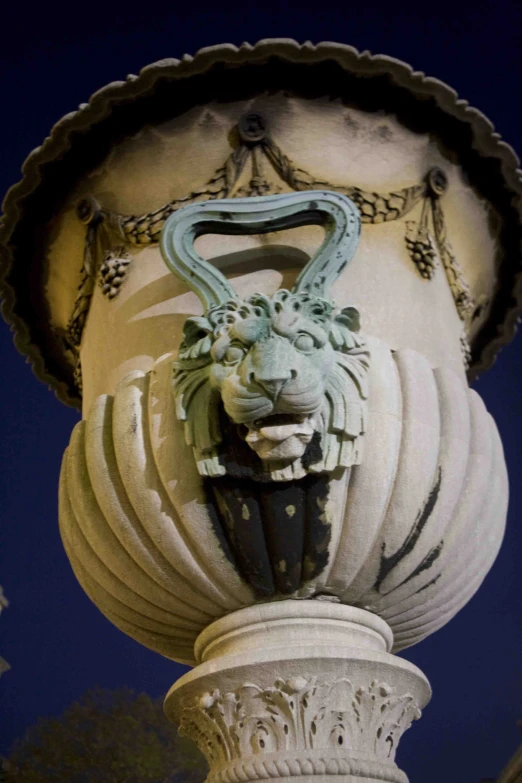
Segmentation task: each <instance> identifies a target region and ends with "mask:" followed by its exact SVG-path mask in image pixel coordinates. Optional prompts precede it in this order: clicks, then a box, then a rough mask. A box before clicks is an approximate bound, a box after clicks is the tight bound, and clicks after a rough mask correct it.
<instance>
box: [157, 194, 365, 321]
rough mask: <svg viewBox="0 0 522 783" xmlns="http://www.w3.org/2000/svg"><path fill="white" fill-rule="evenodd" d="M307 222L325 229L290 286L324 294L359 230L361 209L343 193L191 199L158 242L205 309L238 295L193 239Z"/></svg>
mask: <svg viewBox="0 0 522 783" xmlns="http://www.w3.org/2000/svg"><path fill="white" fill-rule="evenodd" d="M305 225H319V226H322V227H323V228H324V230H325V234H326V235H325V238H324V241H323V243H322V245H321V247H320V248H319V250H318V251H317V253H316V254H315V256H313V258H311V259H310V261H309V262H308V264H307V265H306V266H305V267H304V269H303V270H302V272H301V273H300V275H299V277H298V278H297V280H296V282H295V284H294V286H293V288H292V291H294V292H298V291H308V292H310V293H313V294H315V295H317V296H321V297H326V296H327V294H328V291H329V289H330V286H331V285H332V284H333V282H334V281H335V280H336V279H337V278H338V276H339V275H340V274H341V272H342V270H343V269H344V268H345V266H346V265H347V263H348V262H349V261H350V259H351V258H352V257H353V255H354V253H355V250H356V249H357V245H358V243H359V236H360V230H361V219H360V215H359V210H358V209H357V207H356V206H355V204H354V203H353V201H351V200H350V199H349V198H347V196H344V195H343V194H341V193H335V192H333V191H330V190H309V191H304V192H299V193H287V194H286V193H285V194H277V195H273V196H261V197H259V196H258V197H255V198H231V199H222V200H221V199H220V200H211V201H205V202H203V203H197V204H190V205H189V206H186V207H182V208H181V209H180V210H178V211H176V212H174V213H173V214H172V215H171V216H170V217H169V218H168V219H167V220H166V222H165V225H164V226H163V230H162V232H161V238H160V248H161V253H162V256H163V259H164V261H165V263H166V264H167V266H168V268H169V269H170V270H171V272H173V273H174V274H175V275H176V276H177V277H178V278H180V280H182V281H183V282H184V283H186V285H188V286H189V288H191V289H192V290H193V291H194V292H195V293H196V294H197V295H198V297H199V299H200V300H201V302H202V304H203V307H204V308H205V310H208V309H209V308H210V307H213V306H215V305H220V304H223V302H225V301H227V300H228V299H237V298H238V297H237V294H236V293H235V291H234V289H233V288H232V286H231V285H230V283H229V282H228V281H227V279H226V277H225V276H224V275H223V274H222V273H221V272H220V271H219V270H218V269H216V268H215V267H214V266H212V264H209V263H208V261H205V260H204V259H203V258H201V256H199V255H198V253H196V250H195V248H194V242H195V241H196V239H197V238H198V237H200V236H202V235H203V234H210V233H212V234H228V235H233V234H235V235H245V234H266V233H268V232H270V231H281V230H283V229H286V228H298V227H300V226H305Z"/></svg>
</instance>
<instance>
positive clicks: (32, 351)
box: [0, 38, 522, 407]
mask: <svg viewBox="0 0 522 783" xmlns="http://www.w3.org/2000/svg"><path fill="white" fill-rule="evenodd" d="M269 56H270V57H274V56H275V57H278V58H280V59H281V60H284V61H287V62H294V63H300V64H313V63H317V62H321V61H325V60H332V59H333V60H335V61H336V62H337V63H338V64H339V65H340V66H341V67H342V68H343V69H344V70H346V71H349V72H352V73H358V74H361V75H367V76H371V75H378V74H385V73H386V74H388V75H389V76H391V78H392V80H393V81H394V83H395V84H396V85H397V86H400V87H403V88H405V89H406V90H407V91H408V92H409V93H410V94H412V95H413V96H414V97H416V98H419V99H421V100H422V99H423V98H425V97H430V98H433V99H435V102H436V104H437V106H438V107H439V108H440V109H441V110H442V111H443V112H444V113H446V114H449V115H451V116H452V117H454V118H456V119H457V120H459V121H460V122H461V123H464V124H467V125H468V126H470V127H471V131H472V138H473V145H472V146H473V149H474V150H475V151H476V152H478V153H479V155H481V156H482V157H485V158H493V159H496V160H497V161H498V162H499V163H500V170H501V174H502V177H503V178H504V182H505V185H506V186H507V188H508V189H509V190H510V191H511V193H512V195H513V202H512V203H513V207H514V208H515V209H516V210H517V212H518V214H519V215H520V216H521V218H522V172H521V171H520V169H519V168H518V166H519V163H520V161H519V159H518V157H517V155H516V154H515V152H514V150H513V149H512V148H511V147H510V146H509V145H508V144H506V143H505V142H504V141H502V140H501V137H500V135H499V134H498V133H496V132H495V130H494V126H493V125H492V123H491V122H490V121H489V120H488V119H487V117H485V116H484V115H483V114H482V113H481V112H480V111H479V110H478V109H474V108H473V107H471V106H469V104H468V102H467V101H464V100H461V99H459V98H458V96H457V93H456V92H455V91H454V90H453V89H452V88H451V87H449V86H448V85H447V84H445V83H444V82H441V81H439V80H438V79H435V78H432V77H427V76H425V75H424V73H423V72H421V71H414V70H413V69H412V68H411V67H410V66H409V65H407V63H404V62H402V61H401V60H397V59H395V58H393V57H388V56H387V55H372V54H371V53H370V52H368V51H363V52H359V51H358V50H357V49H355V48H353V47H351V46H347V45H345V44H338V43H333V42H323V43H319V44H317V45H314V44H312V43H310V42H309V41H308V42H306V43H304V44H302V45H301V44H299V43H297V42H296V41H294V40H292V39H287V38H274V39H265V40H262V41H259V42H258V43H257V44H255V45H253V46H252V45H251V44H248V43H243V44H242V45H241V46H240V47H236V46H234V45H233V44H220V45H217V46H210V47H205V48H203V49H200V50H199V51H198V52H197V53H196V55H195V56H193V57H192V56H191V55H187V54H186V55H184V56H183V57H182V58H181V60H176V59H165V60H159V61H157V62H155V63H151V64H150V65H147V66H145V67H144V68H143V69H142V70H141V71H140V73H139V75H138V76H135V75H133V74H131V75H129V76H127V79H126V81H118V82H111V83H110V84H108V85H106V86H105V87H102V88H101V89H100V90H97V91H96V92H95V93H94V94H93V95H92V97H91V99H90V101H89V102H88V103H83V104H81V105H80V107H79V109H78V110H77V111H75V112H71V113H69V114H66V115H65V116H64V117H62V118H61V119H60V120H59V121H58V122H57V123H56V125H54V127H53V128H52V130H51V132H50V134H49V136H48V137H47V138H46V139H45V140H44V142H43V144H42V145H41V146H40V147H37V148H36V149H35V150H33V151H32V152H31V153H30V154H29V156H28V157H27V159H26V160H25V162H24V164H23V166H22V174H23V177H22V179H21V180H20V182H18V183H17V184H15V185H13V186H12V187H11V188H10V189H9V191H8V193H7V195H6V197H5V200H4V204H3V210H4V215H3V218H2V223H1V227H0V252H1V256H2V259H1V269H0V293H1V295H2V297H3V304H2V315H3V317H4V319H5V320H6V321H7V322H8V323H9V324H10V325H11V330H12V331H13V332H14V343H15V345H16V347H17V349H18V350H19V351H20V352H21V353H22V354H25V355H26V356H27V357H28V361H29V363H30V364H31V366H32V369H33V372H34V373H35V375H36V376H37V377H38V378H39V379H40V380H41V381H43V382H44V383H47V384H48V385H49V387H50V388H52V389H53V390H54V392H55V393H56V395H57V397H58V399H60V400H61V401H62V402H64V403H65V404H67V405H73V406H75V407H80V406H81V400H80V399H79V398H78V396H77V394H76V392H75V389H74V387H73V384H72V377H71V378H70V380H69V381H66V380H64V379H63V378H57V377H55V376H54V375H52V374H50V373H49V372H48V370H47V369H46V365H45V357H44V355H43V354H42V351H41V350H40V347H39V346H38V345H36V344H35V343H34V342H33V340H32V338H31V334H30V328H29V326H28V324H27V323H26V321H24V320H23V319H22V318H21V317H20V316H18V315H17V314H16V312H15V305H16V291H15V289H14V288H13V287H12V286H11V284H10V282H9V278H10V273H11V270H12V266H13V262H14V250H15V248H14V246H13V245H10V244H9V242H10V238H11V236H12V234H13V231H14V229H15V227H16V225H17V223H18V221H19V219H20V217H21V214H22V210H23V205H24V201H25V199H26V198H27V197H28V196H29V195H31V194H32V193H34V192H35V191H36V190H37V189H38V187H39V186H40V184H41V182H42V180H43V179H44V172H43V167H44V166H45V164H46V163H48V162H50V161H52V160H55V159H56V158H59V157H61V156H63V155H64V153H66V152H68V151H69V150H70V149H71V148H72V146H73V144H74V141H73V135H74V134H75V133H77V132H78V131H83V132H85V131H87V130H88V129H89V128H92V127H93V126H95V125H97V124H98V123H99V122H100V121H101V120H103V119H105V118H106V117H107V116H109V115H110V113H111V111H112V107H113V106H114V105H116V104H121V103H124V102H128V101H130V100H132V99H134V98H136V97H138V96H139V97H144V96H145V95H147V94H150V93H152V92H153V91H154V88H155V86H156V84H157V82H158V80H159V79H161V78H162V77H163V76H166V75H168V76H169V78H171V79H172V78H173V77H175V78H179V79H182V78H187V77H191V76H195V75H197V74H202V73H204V72H205V71H207V70H208V69H209V68H211V67H212V66H213V65H215V64H217V63H226V64H234V65H243V64H247V63H254V62H256V61H261V60H263V59H266V58H267V57H269ZM521 223H522V219H521V220H520V221H519V223H518V225H519V226H520V225H521ZM520 247H521V251H522V241H521V245H520ZM521 315H522V270H520V271H518V272H517V273H516V274H515V276H514V287H513V292H512V304H511V306H510V307H508V308H507V310H506V313H505V317H504V320H503V321H501V322H500V323H498V324H496V336H495V337H494V338H493V339H491V340H490V341H489V342H488V343H487V344H486V345H485V347H484V348H483V350H482V353H481V355H480V356H479V357H478V358H477V359H476V360H475V361H474V363H473V364H472V366H471V368H470V371H469V378H470V380H473V379H474V378H476V377H477V375H478V374H479V373H480V372H483V371H484V370H487V369H489V367H491V366H492V365H493V363H494V361H495V358H496V355H497V353H498V351H499V350H500V349H501V348H502V347H503V346H504V345H506V344H507V343H508V342H510V341H511V340H512V339H513V337H514V335H515V333H516V329H517V323H518V321H519V318H520V316H521ZM486 323H489V322H486ZM485 325H486V324H484V326H485ZM484 326H483V328H484Z"/></svg>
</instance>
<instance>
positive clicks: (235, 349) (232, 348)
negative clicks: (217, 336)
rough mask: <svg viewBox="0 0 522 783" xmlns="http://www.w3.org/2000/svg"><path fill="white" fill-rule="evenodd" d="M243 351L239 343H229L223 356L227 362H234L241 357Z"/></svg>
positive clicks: (243, 353)
mask: <svg viewBox="0 0 522 783" xmlns="http://www.w3.org/2000/svg"><path fill="white" fill-rule="evenodd" d="M244 355H245V352H244V350H243V348H241V346H240V345H229V346H228V348H227V350H226V351H225V356H224V357H223V358H224V360H225V362H226V363H227V364H235V363H236V362H238V361H239V360H240V359H242V358H243V356H244Z"/></svg>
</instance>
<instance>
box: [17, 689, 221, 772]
mask: <svg viewBox="0 0 522 783" xmlns="http://www.w3.org/2000/svg"><path fill="white" fill-rule="evenodd" d="M6 766H7V771H6V772H4V775H5V780H6V781H7V783H11V781H13V783H14V781H16V783H201V781H203V780H204V778H205V776H206V774H207V765H206V762H205V760H204V758H203V756H202V755H201V754H200V752H199V751H198V749H197V748H196V746H195V745H194V744H193V743H192V742H190V741H189V740H187V739H185V738H183V737H180V736H179V735H178V734H177V730H176V728H175V727H174V726H173V725H172V724H170V723H169V722H168V721H167V719H166V717H165V716H164V714H163V708H162V701H161V699H157V700H152V699H151V698H150V697H149V696H147V695H146V694H144V693H140V694H135V693H134V692H133V691H132V690H130V689H127V688H122V689H119V690H115V691H110V690H102V689H100V688H95V689H93V690H90V691H88V692H87V693H86V694H84V696H82V697H81V698H80V699H79V701H77V702H74V704H72V705H71V706H70V707H69V708H68V709H67V710H65V712H64V713H63V715H62V716H61V717H59V718H43V719H40V721H39V722H38V723H37V724H36V725H35V726H33V727H31V728H30V729H29V730H28V731H27V733H26V735H25V737H24V738H23V739H22V740H18V741H17V742H16V743H15V745H14V747H13V750H12V752H11V754H10V756H9V759H8V764H7V765H6Z"/></svg>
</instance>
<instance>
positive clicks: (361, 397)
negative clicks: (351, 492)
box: [162, 192, 369, 481]
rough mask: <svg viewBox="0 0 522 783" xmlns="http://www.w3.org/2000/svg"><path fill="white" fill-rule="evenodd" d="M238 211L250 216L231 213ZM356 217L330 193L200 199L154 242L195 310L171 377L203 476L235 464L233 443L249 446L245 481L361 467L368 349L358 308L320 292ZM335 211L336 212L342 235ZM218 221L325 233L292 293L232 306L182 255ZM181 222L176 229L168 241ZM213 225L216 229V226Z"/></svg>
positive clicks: (230, 294)
mask: <svg viewBox="0 0 522 783" xmlns="http://www.w3.org/2000/svg"><path fill="white" fill-rule="evenodd" d="M332 197H333V198H332ZM345 202H347V203H348V205H349V206H350V209H349V210H347V207H346V203H345ZM325 203H326V206H327V207H328V208H329V209H325ZM245 206H248V210H246V209H244V210H243V211H241V207H245ZM339 207H341V210H340V209H339ZM211 208H213V213H214V214H212V217H211V215H210V214H209V213H210V212H211ZM224 208H225V209H224ZM354 210H356V208H355V207H354V205H352V203H351V202H349V200H348V199H346V198H345V197H342V196H339V194H333V193H332V194H330V193H327V194H325V193H322V192H321V193H319V194H315V193H307V194H302V193H298V194H291V195H290V196H270V197H266V198H260V199H233V200H228V201H226V202H225V201H221V202H220V203H219V211H218V210H217V209H216V206H215V205H210V206H209V202H206V203H205V204H198V205H196V208H195V207H192V206H191V207H187V208H185V209H183V210H180V211H179V213H177V214H176V215H173V216H172V217H171V218H170V219H169V221H172V223H171V231H170V232H167V233H166V234H164V239H163V244H162V247H163V252H164V255H165V257H166V260H167V263H168V264H169V266H170V267H171V268H173V270H174V271H175V272H176V274H178V276H180V277H182V279H184V280H186V281H187V282H189V284H190V285H191V287H192V288H193V289H194V290H196V292H197V293H198V295H200V298H201V299H202V301H203V303H204V305H205V314H204V315H203V316H202V317H192V318H189V319H188V320H187V321H186V323H185V327H184V337H183V342H182V344H181V347H180V349H179V354H178V358H177V360H176V362H175V363H174V374H173V386H174V394H175V398H176V414H177V417H178V419H180V420H181V421H183V422H184V423H185V439H186V442H187V444H188V445H190V446H192V448H193V449H194V455H195V458H196V462H197V465H198V470H199V472H200V473H201V474H202V475H204V476H222V475H224V474H226V473H227V472H232V471H231V468H230V466H231V465H232V464H233V462H234V460H233V458H232V457H231V451H235V452H236V460H235V461H236V462H237V459H238V458H237V451H238V448H239V446H238V441H239V440H240V441H242V442H243V444H246V445H247V446H248V447H249V449H250V457H251V459H250V460H249V459H248V456H246V455H247V454H248V452H246V451H245V450H243V452H242V457H241V458H240V459H242V461H243V462H249V463H250V473H249V476H250V477H253V478H258V479H261V480H272V481H285V480H290V479H298V478H302V477H303V476H304V475H306V474H307V473H322V472H330V471H332V470H334V469H335V468H337V467H341V468H347V467H350V466H351V465H354V464H357V463H358V462H359V461H360V456H361V438H362V435H363V433H364V429H365V400H366V398H367V395H368V389H367V375H368V367H369V351H368V347H367V345H366V342H365V340H364V338H363V337H362V336H361V334H360V333H359V329H360V324H359V313H358V312H357V310H356V309H355V308H353V307H346V308H344V309H341V310H340V309H339V308H336V307H335V305H334V304H333V302H331V301H330V300H329V299H327V298H325V296H323V295H321V294H323V292H324V289H325V288H326V286H327V285H328V284H329V283H331V277H332V276H333V275H334V274H335V276H337V275H338V274H339V272H340V270H341V269H342V268H344V266H345V264H346V263H347V261H348V260H349V257H350V255H349V254H348V252H347V250H346V248H345V249H344V252H343V248H342V247H341V249H340V248H339V246H340V245H342V244H343V239H344V243H345V244H346V243H348V242H349V240H351V245H352V246H353V244H354V243H353V236H354V233H355V232H354V231H353V220H352V221H350V218H353V215H354ZM267 211H268V212H269V213H270V214H268V215H267V214H266V212H267ZM283 211H285V214H284V215H282V214H281V213H282V212H283ZM339 211H342V212H343V214H344V217H345V221H344V223H343V224H342V226H341V230H339V222H340V216H339ZM189 212H190V214H188V213H189ZM332 212H333V213H334V214H333V216H332ZM182 213H185V215H183V214H182ZM303 213H305V215H306V217H307V219H306V220H305V219H304V216H303ZM216 215H217V217H216ZM223 215H226V216H227V217H226V228H227V233H239V232H240V231H239V229H241V228H242V229H243V231H245V232H246V226H248V227H249V228H251V230H250V233H260V232H261V230H265V231H268V230H272V229H273V227H274V224H275V225H276V227H277V228H282V227H288V226H289V225H296V224H298V225H302V224H303V223H304V222H321V223H326V229H327V238H326V240H325V242H324V243H323V246H322V248H321V249H320V251H319V253H318V254H317V255H316V256H315V258H314V259H312V261H310V262H309V264H308V265H307V267H306V268H305V269H304V270H303V272H302V273H301V275H300V276H299V278H298V280H297V282H296V284H295V286H294V288H293V290H292V291H287V290H283V289H282V290H279V291H277V292H276V293H275V294H274V295H273V296H271V297H270V296H265V295H264V294H255V295H253V296H251V297H249V298H248V299H246V300H239V299H238V298H237V295H236V294H235V292H234V291H233V289H232V288H231V287H230V285H229V283H228V281H227V280H226V278H225V277H224V276H223V275H221V273H220V272H219V271H218V270H216V269H215V268H213V267H211V266H210V264H207V262H205V261H203V259H199V257H198V256H196V254H195V251H193V249H192V244H193V240H194V238H195V236H197V235H199V234H201V233H203V231H202V230H201V224H203V225H204V226H205V227H206V231H210V230H213V231H215V230H216V225H215V221H216V220H218V221H223V222H224V221H225V218H224V217H223ZM238 215H239V217H237V216H238ZM260 215H262V216H263V217H264V221H263V224H262V225H260V220H259V218H260ZM203 216H204V219H203V220H201V218H202V217H203ZM253 216H254V217H255V218H257V220H253V219H252V217H253ZM234 217H235V222H234ZM319 218H321V219H319ZM328 218H329V220H328ZM249 219H250V220H249ZM196 221H197V222H196ZM183 223H184V225H183ZM194 223H196V228H195V227H194ZM180 224H181V225H182V226H183V230H182V231H181V232H179V234H178V237H175V234H174V237H173V232H175V231H176V228H178V229H179V226H180ZM198 224H199V230H198ZM231 224H232V225H231ZM210 225H211V226H212V228H209V226H210ZM218 225H219V227H220V228H221V230H222V231H223V227H222V222H219V224H218ZM167 226H168V223H167V225H166V228H167ZM232 226H235V227H236V231H233V230H232ZM252 226H254V227H253V228H252ZM357 227H358V226H357ZM350 229H352V230H350ZM187 234H189V236H190V235H191V236H190V241H189V243H187V239H186V238H187ZM332 235H335V236H333V237H332ZM332 238H333V239H334V240H335V241H333V242H332ZM356 238H357V236H356ZM176 239H177V240H178V241H177V242H176V241H173V240H176ZM169 240H170V241H169ZM325 246H327V247H326V250H327V253H325V252H324V250H325ZM173 248H174V253H172V249H173ZM169 251H171V252H169ZM352 252H353V251H352ZM173 255H174V261H173V260H172V256H173ZM318 259H319V261H320V262H321V261H322V263H320V264H318V263H317V261H318ZM332 262H333V263H334V264H335V267H336V270H332ZM207 267H209V268H210V271H209V270H208V269H207ZM195 271H197V275H198V278H199V279H198V278H196V275H195ZM187 278H188V280H187ZM209 281H210V282H209ZM217 283H219V286H217ZM256 459H257V467H256Z"/></svg>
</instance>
